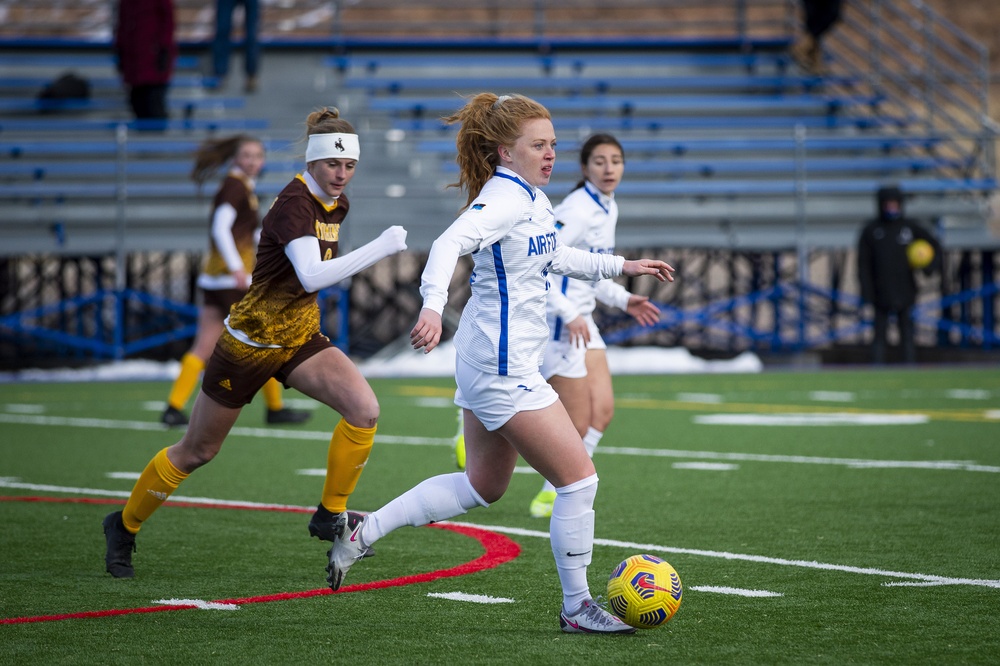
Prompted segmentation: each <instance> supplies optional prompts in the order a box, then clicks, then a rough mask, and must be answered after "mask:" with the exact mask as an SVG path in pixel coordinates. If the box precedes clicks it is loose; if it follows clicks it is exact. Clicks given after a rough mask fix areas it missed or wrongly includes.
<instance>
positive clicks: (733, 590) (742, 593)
mask: <svg viewBox="0 0 1000 666" xmlns="http://www.w3.org/2000/svg"><path fill="white" fill-rule="evenodd" d="M688 590H694V591H695V592H715V593H716V594H735V595H736V596H738V597H783V596H785V595H784V594H782V593H781V592H768V591H767V590H745V589H743V588H740V587H716V586H714V585H695V586H694V587H688V588H685V590H684V591H685V592H687V591H688Z"/></svg>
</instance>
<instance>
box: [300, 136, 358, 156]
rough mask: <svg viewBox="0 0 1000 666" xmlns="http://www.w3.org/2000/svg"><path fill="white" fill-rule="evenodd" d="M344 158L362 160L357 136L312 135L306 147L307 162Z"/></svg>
mask: <svg viewBox="0 0 1000 666" xmlns="http://www.w3.org/2000/svg"><path fill="white" fill-rule="evenodd" d="M331 158H342V159H345V160H357V159H360V158H361V144H360V143H358V135H357V134H312V135H310V136H309V145H308V146H307V147H306V162H307V163H308V162H315V161H316V160H328V159H331Z"/></svg>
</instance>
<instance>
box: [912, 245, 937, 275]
mask: <svg viewBox="0 0 1000 666" xmlns="http://www.w3.org/2000/svg"><path fill="white" fill-rule="evenodd" d="M906 259H907V261H909V262H910V268H913V269H914V270H919V269H921V268H927V267H928V266H929V265H930V263H931V262H932V261H934V246H933V245H931V244H930V243H928V242H927V241H925V240H924V239H923V238H918V239H917V240H915V241H913V242H912V243H910V244H909V245H907V246H906Z"/></svg>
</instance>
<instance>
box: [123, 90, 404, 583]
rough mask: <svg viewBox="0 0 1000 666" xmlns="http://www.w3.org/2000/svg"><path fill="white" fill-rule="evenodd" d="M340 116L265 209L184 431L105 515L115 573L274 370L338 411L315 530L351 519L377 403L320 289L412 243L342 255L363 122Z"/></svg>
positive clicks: (322, 534)
mask: <svg viewBox="0 0 1000 666" xmlns="http://www.w3.org/2000/svg"><path fill="white" fill-rule="evenodd" d="M339 116H340V114H339V112H338V111H337V110H336V109H323V110H321V111H315V112H313V113H311V114H310V115H309V117H308V118H307V119H306V125H307V128H308V129H307V137H308V145H307V148H306V170H305V171H304V172H303V173H301V174H299V175H297V176H296V177H295V178H294V179H293V180H292V181H291V182H290V183H289V184H288V185H287V186H286V187H285V188H284V189H283V190H282V191H281V193H280V194H278V197H277V198H276V199H275V201H274V203H273V204H272V205H271V210H270V211H269V212H268V214H267V215H266V216H265V217H264V224H263V229H262V231H261V237H260V244H259V245H258V248H257V265H256V266H255V267H254V272H253V280H252V281H251V283H250V288H249V290H248V291H247V293H246V296H244V297H243V299H242V300H240V302H239V303H237V304H236V305H234V306H233V309H232V311H231V313H230V315H229V317H228V318H227V319H226V330H225V332H224V333H223V334H222V336H221V337H220V338H219V341H218V343H217V344H216V347H215V351H214V352H213V353H212V356H211V358H210V359H209V361H208V365H207V367H206V368H205V377H204V379H203V381H202V387H201V392H200V393H199V394H198V397H197V399H196V400H195V404H194V408H193V409H192V411H191V423H190V425H189V426H188V428H187V430H186V431H185V432H184V435H183V437H182V438H181V440H180V441H179V442H177V443H176V444H174V445H173V446H170V447H168V448H165V449H163V450H161V451H160V452H159V453H157V454H156V455H155V456H154V457H153V459H152V460H151V461H150V462H149V464H148V465H146V468H145V469H144V470H143V472H142V474H141V475H140V477H139V480H138V481H137V482H136V484H135V487H134V488H133V489H132V493H131V495H130V497H129V499H128V502H127V503H126V504H125V508H124V510H123V511H116V512H114V513H111V514H108V516H106V517H105V519H104V535H105V539H106V543H107V551H106V554H105V566H106V569H107V571H108V572H109V573H110V574H111V575H112V576H115V577H116V578H131V577H132V576H133V575H134V570H133V567H132V553H133V552H134V551H135V535H136V533H137V532H138V531H139V529H140V528H141V527H142V525H143V523H144V522H145V521H146V520H147V519H148V518H149V517H150V516H151V515H152V514H153V512H155V511H156V510H157V509H158V508H159V507H160V505H161V504H163V502H164V501H165V500H166V499H167V498H168V497H169V496H170V494H171V493H173V492H174V490H176V489H177V487H178V486H179V485H180V484H181V482H182V481H184V479H186V478H187V477H188V475H189V474H190V473H191V472H193V471H194V470H196V469H198V468H199V467H201V466H202V465H204V464H205V463H207V462H209V461H211V460H212V459H213V458H214V457H215V455H216V454H217V453H218V452H219V450H220V449H221V447H222V443H223V441H225V438H226V436H227V435H228V434H229V431H230V430H231V429H232V427H233V424H234V423H235V422H236V418H237V417H238V416H239V414H240V410H241V409H242V408H243V406H244V405H246V404H248V403H249V402H250V401H251V400H252V399H253V396H254V394H255V393H256V392H257V391H258V390H260V388H261V387H262V386H263V385H264V384H265V383H266V382H267V381H268V380H269V379H270V378H271V377H275V378H277V379H278V380H279V381H281V382H282V383H283V384H285V385H286V386H289V387H292V388H295V389H297V390H299V391H301V392H302V393H304V394H305V395H307V396H309V397H311V398H313V399H315V400H317V401H319V402H321V403H323V404H325V405H327V406H329V407H331V408H332V409H334V410H335V411H337V412H338V413H339V414H340V415H341V417H342V418H341V420H340V422H339V423H338V424H337V426H336V428H334V431H333V437H332V438H331V440H330V446H329V450H328V453H327V462H326V467H327V473H326V480H325V482H324V485H323V492H322V496H321V499H320V504H319V506H318V507H317V509H316V512H315V513H314V514H313V516H312V518H311V519H310V521H309V533H310V534H311V535H313V536H315V537H318V538H320V539H324V540H327V541H332V540H333V538H334V537H335V536H337V533H338V530H342V529H343V528H344V525H346V524H350V523H349V522H348V518H349V516H348V512H347V500H348V497H350V495H351V493H352V492H353V491H354V488H355V485H356V484H357V482H358V478H359V477H360V476H361V472H362V470H363V469H364V466H365V463H366V462H367V461H368V455H369V453H370V452H371V448H372V443H373V442H374V438H375V428H376V423H377V422H378V417H379V404H378V400H377V399H376V397H375V393H374V392H373V391H372V389H371V386H369V384H368V382H367V381H366V380H365V378H364V377H363V376H362V375H361V372H360V371H359V370H358V368H357V366H355V365H354V363H353V362H351V360H350V359H349V358H348V357H347V355H346V354H344V352H342V351H340V350H339V349H337V348H336V347H335V346H333V344H332V343H331V342H330V340H329V339H328V338H327V337H326V336H324V335H323V334H322V333H321V332H320V312H319V306H318V304H317V301H316V292H318V291H319V290H320V289H324V288H326V287H329V286H332V285H334V284H337V283H338V282H340V281H342V280H344V279H346V278H349V277H351V276H352V275H355V274H357V273H358V272H360V271H362V270H364V269H366V268H368V267H370V266H372V265H373V264H375V263H376V262H377V261H379V260H380V259H383V258H385V257H388V256H390V255H393V254H396V253H398V252H402V251H403V250H405V249H406V230H405V229H403V228H402V227H399V226H392V227H389V228H388V229H386V230H385V231H383V232H382V234H381V235H380V236H379V237H378V238H376V239H375V240H373V241H371V242H370V243H368V244H366V245H364V246H362V247H360V248H358V249H356V250H354V251H352V252H349V253H348V254H346V255H344V256H343V257H338V256H337V255H338V245H339V242H338V241H339V235H340V227H341V225H342V224H343V223H344V218H345V217H346V216H347V213H348V211H349V209H350V204H349V202H348V200H347V197H346V196H344V194H343V192H344V188H345V187H347V184H348V183H350V182H351V178H353V176H354V173H355V167H356V166H357V164H358V160H359V159H360V156H361V148H360V145H359V142H358V135H357V133H356V132H355V131H354V128H353V127H352V126H351V124H350V123H348V122H347V121H346V120H344V119H342V118H340V117H339ZM353 515H354V516H356V514H353Z"/></svg>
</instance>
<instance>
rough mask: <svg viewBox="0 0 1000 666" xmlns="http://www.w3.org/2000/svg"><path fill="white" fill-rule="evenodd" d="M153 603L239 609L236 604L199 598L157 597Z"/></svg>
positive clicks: (209, 608) (214, 608)
mask: <svg viewBox="0 0 1000 666" xmlns="http://www.w3.org/2000/svg"><path fill="white" fill-rule="evenodd" d="M153 603H154V604H163V605H164V606H194V607H195V608H200V609H201V610H239V609H240V607H239V606H237V605H236V604H223V603H219V602H217V601H202V600H201V599H159V600H157V601H154V602H153Z"/></svg>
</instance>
